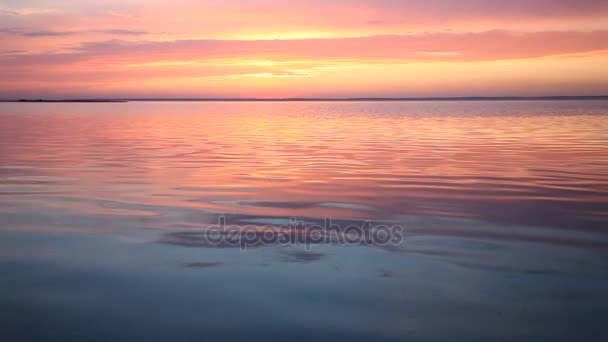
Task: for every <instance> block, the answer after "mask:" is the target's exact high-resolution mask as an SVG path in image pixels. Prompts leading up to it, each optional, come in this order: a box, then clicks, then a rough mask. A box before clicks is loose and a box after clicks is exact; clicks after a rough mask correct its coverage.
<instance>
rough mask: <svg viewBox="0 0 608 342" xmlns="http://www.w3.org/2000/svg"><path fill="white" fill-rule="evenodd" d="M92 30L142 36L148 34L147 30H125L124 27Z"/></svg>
mask: <svg viewBox="0 0 608 342" xmlns="http://www.w3.org/2000/svg"><path fill="white" fill-rule="evenodd" d="M94 32H98V33H105V34H114V35H122V36H143V35H146V34H148V32H146V31H142V30H125V29H111V30H97V31H94Z"/></svg>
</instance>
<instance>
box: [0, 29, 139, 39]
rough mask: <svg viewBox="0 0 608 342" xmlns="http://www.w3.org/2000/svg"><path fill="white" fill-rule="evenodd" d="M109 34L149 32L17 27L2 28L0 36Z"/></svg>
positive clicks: (33, 36) (130, 34) (127, 34)
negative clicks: (55, 29)
mask: <svg viewBox="0 0 608 342" xmlns="http://www.w3.org/2000/svg"><path fill="white" fill-rule="evenodd" d="M91 33H97V34H107V35H116V36H141V35H146V34H148V32H146V31H141V30H126V29H107V30H84V31H54V30H28V29H24V28H17V27H6V28H0V34H7V35H15V36H21V37H31V38H37V37H63V36H73V35H80V34H91Z"/></svg>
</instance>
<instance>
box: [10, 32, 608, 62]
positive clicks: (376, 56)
mask: <svg viewBox="0 0 608 342" xmlns="http://www.w3.org/2000/svg"><path fill="white" fill-rule="evenodd" d="M30 34H31V33H30ZM37 34H42V32H38V33H37ZM47 34H56V33H47ZM603 49H608V30H601V31H591V32H574V31H571V32H568V31H564V32H559V31H555V32H533V33H526V32H509V31H488V32H481V33H427V34H413V35H400V36H398V35H393V36H370V37H358V38H333V39H292V40H176V41H163V42H152V41H139V42H129V41H123V40H109V41H96V42H84V43H81V44H79V45H78V46H76V47H75V48H74V49H73V51H71V52H65V53H60V54H57V53H56V54H36V53H33V54H28V55H23V56H20V57H19V58H18V59H17V58H15V59H12V60H11V59H10V57H4V58H2V59H1V60H0V61H1V62H2V64H3V65H6V66H9V65H12V66H19V65H21V66H24V65H28V64H44V65H49V64H71V63H77V62H82V63H84V62H87V61H91V60H99V61H103V62H104V63H105V64H113V63H119V64H125V63H130V64H135V63H147V62H172V61H180V62H183V61H193V60H199V61H200V60H211V59H216V60H217V59H234V58H239V59H256V60H274V61H294V60H340V61H383V62H391V61H398V62H400V63H402V62H407V61H458V62H467V61H494V60H504V59H520V58H537V57H543V56H554V55H561V54H573V53H583V52H589V51H596V50H603Z"/></svg>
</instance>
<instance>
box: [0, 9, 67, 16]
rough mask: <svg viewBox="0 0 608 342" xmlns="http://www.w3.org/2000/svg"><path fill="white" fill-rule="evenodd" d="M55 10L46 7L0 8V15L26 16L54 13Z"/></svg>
mask: <svg viewBox="0 0 608 342" xmlns="http://www.w3.org/2000/svg"><path fill="white" fill-rule="evenodd" d="M55 12H57V10H55V9H48V8H24V9H17V10H9V9H0V15H3V16H9V17H26V16H32V15H41V14H49V13H55Z"/></svg>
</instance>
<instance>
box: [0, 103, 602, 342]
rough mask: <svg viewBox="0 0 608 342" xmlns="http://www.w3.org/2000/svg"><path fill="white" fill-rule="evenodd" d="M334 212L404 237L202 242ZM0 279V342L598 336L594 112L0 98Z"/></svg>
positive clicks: (598, 114) (591, 107) (585, 107)
mask: <svg viewBox="0 0 608 342" xmlns="http://www.w3.org/2000/svg"><path fill="white" fill-rule="evenodd" d="M330 218H331V220H332V222H333V223H335V224H336V225H338V226H340V227H345V226H347V225H349V224H363V223H365V222H369V224H370V225H372V226H373V225H376V226H378V225H385V226H391V227H393V226H394V227H400V229H401V230H400V232H401V233H402V237H403V239H402V240H400V242H399V243H397V244H391V245H378V244H346V245H340V244H336V243H331V244H312V245H309V246H308V247H310V248H307V246H305V245H302V244H296V243H293V244H278V243H273V244H269V245H265V246H260V245H258V246H251V247H250V248H247V249H246V250H242V249H241V248H239V247H238V246H228V245H224V244H219V245H210V244H209V243H207V242H206V241H205V240H204V239H202V236H204V232H205V231H208V230H211V229H217V228H218V222H220V221H219V220H220V219H224V220H225V222H226V225H227V226H228V227H230V228H231V229H233V230H236V231H250V230H252V229H253V230H255V231H258V232H264V231H267V230H269V229H275V228H276V229H279V230H280V231H283V232H285V231H287V232H289V231H290V229H291V231H293V230H294V229H297V228H294V227H292V226H290V225H292V224H293V222H294V221H293V220H294V219H295V220H298V222H299V221H302V222H304V223H305V224H316V225H323V224H324V223H325V222H326V220H327V219H330ZM0 276H1V279H2V281H1V282H0V305H1V308H2V310H0V319H1V320H2V322H3V328H2V329H3V334H4V335H5V336H9V337H11V339H12V340H36V339H41V338H45V339H55V340H61V341H69V340H74V341H82V340H99V341H105V340H117V341H118V340H125V341H127V340H134V339H141V340H144V339H145V340H149V341H152V340H159V341H165V340H168V339H173V340H176V341H182V340H204V339H211V340H273V339H280V340H281V339H291V340H302V341H303V340H310V339H311V338H314V339H317V340H337V339H349V340H353V341H355V340H378V341H393V340H394V341H403V340H408V341H443V340H450V341H498V340H505V341H545V340H546V341H556V340H563V341H570V340H573V339H587V340H602V339H603V338H608V333H606V331H605V327H604V325H605V323H604V322H605V319H606V317H608V292H607V291H606V289H607V288H608V102H606V101H586V102H574V101H573V102H566V101H556V102H541V101H531V102H526V101H522V102H465V103H458V102H390V103H389V102H376V103H374V102H280V103H258V102H239V103H184V102H140V103H105V104H92V103H89V104H82V103H81V104H74V103H71V104H68V103H66V104H58V103H53V104H48V103H47V104H43V103H40V104H35V103H34V104H24V103H14V104H8V103H4V104H0ZM602 336H603V338H602ZM499 337H500V339H499Z"/></svg>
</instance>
